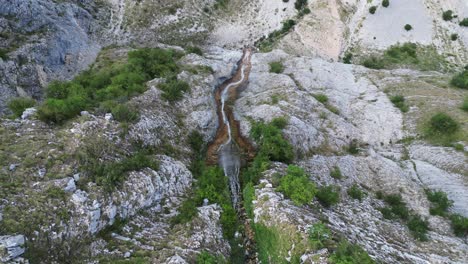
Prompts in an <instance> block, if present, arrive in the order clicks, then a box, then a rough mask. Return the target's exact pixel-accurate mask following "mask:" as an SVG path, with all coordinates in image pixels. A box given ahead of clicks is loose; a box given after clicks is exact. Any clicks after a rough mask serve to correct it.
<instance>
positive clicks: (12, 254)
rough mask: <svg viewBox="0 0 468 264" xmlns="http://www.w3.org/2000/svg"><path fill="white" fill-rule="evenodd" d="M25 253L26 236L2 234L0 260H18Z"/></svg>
mask: <svg viewBox="0 0 468 264" xmlns="http://www.w3.org/2000/svg"><path fill="white" fill-rule="evenodd" d="M23 253H24V236H23V235H17V236H0V261H1V262H2V263H8V262H9V261H16V260H17V258H19V257H20V256H21V255H22V254H23Z"/></svg>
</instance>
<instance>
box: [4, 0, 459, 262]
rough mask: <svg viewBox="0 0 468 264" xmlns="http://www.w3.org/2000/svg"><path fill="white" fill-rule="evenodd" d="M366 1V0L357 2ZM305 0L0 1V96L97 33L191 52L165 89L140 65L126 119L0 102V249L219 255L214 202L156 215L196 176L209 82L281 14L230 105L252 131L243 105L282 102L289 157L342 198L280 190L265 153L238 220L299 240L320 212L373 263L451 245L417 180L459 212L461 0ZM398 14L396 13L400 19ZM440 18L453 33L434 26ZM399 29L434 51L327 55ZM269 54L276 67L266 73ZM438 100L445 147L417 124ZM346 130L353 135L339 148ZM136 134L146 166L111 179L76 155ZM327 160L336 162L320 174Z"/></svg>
mask: <svg viewBox="0 0 468 264" xmlns="http://www.w3.org/2000/svg"><path fill="white" fill-rule="evenodd" d="M372 5H376V6H378V9H377V11H376V13H375V14H373V15H372V14H370V13H369V11H368V9H369V7H370V6H372ZM308 8H310V10H311V13H310V14H306V15H304V16H298V14H297V11H296V10H295V8H294V1H287V2H284V1H282V0H275V1H267V0H260V1H243V0H231V1H226V2H225V1H211V0H206V1H192V0H186V1H150V0H141V1H130V0H100V1H52V0H28V1H19V0H18V1H16V0H8V1H6V2H2V3H0V32H1V34H0V51H5V54H6V55H5V56H0V57H1V59H0V73H1V74H0V76H1V78H0V92H1V94H2V96H1V97H0V112H6V111H7V110H6V108H5V106H6V103H7V102H8V101H9V100H10V99H11V98H12V97H15V96H18V95H20V96H32V97H34V98H35V99H37V100H40V99H41V98H43V95H44V89H45V87H46V86H47V84H48V83H49V82H50V81H52V80H56V79H58V80H68V79H71V78H72V77H73V76H74V75H76V74H77V73H78V72H80V71H82V70H84V69H86V68H87V67H88V66H89V65H90V64H92V63H94V62H95V59H96V57H97V56H98V53H99V51H100V50H101V49H102V48H103V47H106V46H108V45H110V44H114V45H112V46H110V47H107V49H106V51H105V52H106V54H107V55H109V54H110V55H109V57H119V56H120V55H119V54H123V53H126V52H127V51H128V50H130V49H131V48H130V47H129V46H138V47H142V46H149V47H155V46H160V47H171V48H175V49H177V50H179V51H183V49H182V48H180V47H176V46H166V45H165V44H176V45H180V46H184V47H187V46H192V45H197V44H202V45H203V55H197V54H193V53H191V54H188V53H187V54H185V55H184V56H183V57H182V58H181V59H180V60H178V62H177V63H178V65H179V67H180V68H181V69H182V70H181V72H180V73H179V74H178V76H177V77H178V79H179V80H183V81H186V82H187V83H188V84H189V86H190V92H189V93H187V94H185V95H184V96H183V98H182V99H181V100H179V101H178V102H175V103H173V102H167V101H166V100H165V99H164V98H163V96H162V91H161V89H159V88H158V86H159V84H160V83H163V82H164V81H165V80H164V79H161V78H157V79H154V80H151V81H149V82H148V83H147V87H148V89H147V91H146V92H144V93H143V94H141V95H139V96H136V97H134V98H132V99H131V100H130V102H129V104H130V105H132V106H134V107H135V108H136V109H137V110H138V112H139V115H140V118H139V120H138V122H136V123H134V124H124V123H122V122H119V121H117V120H115V119H114V118H113V117H112V114H110V113H102V112H100V111H93V110H92V109H90V112H86V111H84V112H82V113H81V115H80V116H78V117H76V118H74V119H72V120H70V121H69V122H66V123H65V124H63V125H61V126H51V125H48V124H45V123H43V122H41V121H39V120H38V119H37V117H36V115H35V114H34V112H35V110H34V109H28V110H27V111H25V114H24V115H23V117H22V118H17V119H15V120H11V119H7V118H2V119H1V123H0V139H1V140H0V143H1V144H0V158H1V163H0V164H1V168H0V176H1V177H0V183H1V190H0V195H1V196H0V198H1V199H0V221H2V222H1V228H0V250H1V252H0V261H2V262H13V263H14V262H20V263H21V262H26V261H28V260H27V259H29V261H30V262H31V263H36V262H37V260H43V261H45V262H54V261H55V262H58V263H64V262H67V261H69V262H70V261H71V262H82V261H85V262H89V263H96V262H102V263H106V262H115V261H117V260H127V261H129V262H137V261H141V262H142V263H195V262H196V260H197V256H199V255H200V254H201V253H203V252H209V253H210V254H212V255H218V256H223V257H225V258H226V259H228V258H229V256H230V254H231V253H232V251H234V249H233V248H232V244H230V243H229V241H228V239H227V238H226V237H224V236H223V229H222V225H221V213H222V211H223V210H222V208H221V207H220V206H219V205H217V204H210V201H206V203H205V204H204V205H203V206H200V207H198V208H197V210H196V215H195V216H194V217H193V218H192V219H191V220H190V221H188V222H186V223H174V222H173V219H174V216H176V215H178V214H179V213H181V212H183V202H184V201H185V200H186V199H187V198H189V199H190V198H191V197H192V196H191V195H192V193H193V191H194V186H195V185H196V182H197V179H195V178H194V176H193V173H192V172H191V171H190V168H191V162H192V156H193V153H192V151H191V149H190V144H189V143H188V138H189V134H190V132H191V131H198V132H200V133H201V135H202V137H203V141H204V144H206V143H208V142H210V141H211V140H212V139H213V137H214V136H215V134H216V129H217V127H218V124H217V122H218V118H217V116H216V105H215V101H214V98H213V94H214V89H215V88H216V87H217V86H218V85H220V84H221V83H222V82H223V81H224V80H226V79H227V78H229V77H230V76H231V75H232V74H233V72H234V71H235V69H236V63H237V61H238V60H239V59H240V58H241V56H242V51H241V50H240V49H239V48H240V47H242V46H244V45H253V44H254V43H255V42H256V41H257V40H258V39H259V38H261V37H262V36H267V35H268V34H269V33H270V32H272V31H274V30H278V29H280V28H281V27H282V23H283V21H285V20H286V19H295V20H296V21H297V25H296V26H295V27H294V28H293V29H291V30H289V31H288V32H286V33H285V34H283V35H282V36H281V37H280V38H278V39H275V41H274V42H273V46H272V47H273V48H274V50H272V51H269V52H266V53H261V52H259V51H257V52H256V53H254V54H253V56H252V69H251V72H250V77H249V83H248V84H247V85H246V87H245V89H244V91H243V92H242V93H240V95H239V98H238V99H237V101H236V102H235V104H234V105H233V109H234V116H235V117H236V119H238V120H239V122H240V132H241V133H242V134H243V135H244V136H245V137H246V138H249V139H251V140H252V137H251V136H250V134H249V132H250V130H251V127H252V120H255V121H264V122H268V121H270V120H272V119H273V118H275V117H285V118H286V119H287V120H288V124H287V126H286V127H285V129H284V130H283V135H284V137H285V138H286V139H287V140H288V142H290V143H291V145H292V146H293V149H294V154H295V159H294V164H296V165H298V166H300V167H302V168H304V170H305V171H306V173H307V175H308V178H309V180H310V181H312V182H314V183H316V184H317V185H318V186H325V185H331V184H332V185H336V186H338V187H340V197H341V199H340V202H339V203H338V204H337V205H334V206H331V207H329V208H327V207H323V206H321V205H320V204H319V203H318V202H316V201H314V202H312V203H311V204H308V205H305V206H297V205H296V204H294V203H293V202H291V201H290V200H289V199H287V198H286V197H285V196H284V195H283V194H282V193H281V192H279V191H278V189H277V179H276V177H278V175H284V174H285V173H286V167H287V165H286V164H283V163H274V164H273V166H271V167H270V168H269V169H268V170H267V171H265V172H264V173H262V174H261V177H260V182H259V183H258V184H257V185H256V186H255V194H254V201H253V211H254V217H253V218H254V219H252V220H253V222H254V223H256V224H262V225H264V226H267V227H273V228H276V229H278V230H281V231H282V232H283V231H284V233H287V234H295V235H296V237H295V238H294V239H296V240H293V241H307V239H308V230H309V228H310V227H311V226H312V225H314V224H316V223H318V222H325V223H327V226H328V227H329V228H330V229H331V230H332V232H333V233H334V234H337V235H339V236H343V237H345V238H346V239H347V240H348V241H351V242H352V243H355V244H357V245H360V246H362V247H363V248H364V249H365V250H366V251H367V252H368V253H369V255H370V256H371V257H372V258H373V259H374V260H376V261H378V262H384V263H466V262H468V259H467V256H468V245H467V240H466V235H465V236H464V237H463V236H462V237H457V236H455V234H454V233H453V230H452V228H451V226H450V221H449V219H448V218H446V217H442V216H434V215H431V214H430V213H429V211H430V208H431V203H430V202H429V201H428V198H427V196H426V193H425V192H426V190H428V189H430V190H442V191H443V192H445V193H446V194H447V196H448V198H449V199H451V200H453V206H452V207H451V209H450V213H457V214H460V215H462V216H465V217H468V178H467V177H468V165H467V164H468V162H467V149H468V135H467V134H466V131H468V117H467V114H466V112H464V111H462V110H461V109H460V108H459V106H460V105H461V103H462V101H463V98H465V97H467V96H468V92H467V90H462V89H455V88H453V87H449V85H448V82H449V80H450V78H451V76H452V74H453V71H454V70H455V69H460V68H461V67H463V66H464V64H466V62H467V59H468V50H467V47H468V31H467V30H468V29H467V28H466V27H460V26H458V21H459V20H461V19H462V18H463V17H467V16H468V4H467V3H465V1H463V0H453V1H452V0H451V1H443V2H440V1H439V2H438V1H433V0H417V1H416V0H415V1H410V2H408V1H402V0H401V1H400V0H391V1H390V6H389V7H387V8H385V7H382V5H381V1H376V0H374V1H346V2H344V1H339V0H314V1H309V3H308ZM447 9H452V10H454V12H455V13H456V14H457V15H458V17H456V18H454V19H453V21H452V22H448V21H444V20H443V19H442V12H443V11H445V10H447ZM404 24H411V25H412V26H413V30H412V31H409V32H407V31H405V30H404V29H403V26H404ZM453 33H456V34H458V39H457V40H456V41H450V40H449V38H450V34H453ZM407 41H411V42H416V43H419V44H420V45H423V46H424V47H425V49H426V48H427V49H432V50H435V51H436V53H437V54H439V55H440V56H441V57H443V58H445V59H446V62H444V63H443V64H444V65H446V67H445V66H444V67H443V69H442V68H441V70H440V72H436V71H422V70H420V69H418V67H417V66H415V67H411V68H412V69H405V68H407V67H405V66H406V65H403V66H401V68H402V69H400V66H398V67H395V68H397V69H393V70H384V69H381V70H371V69H368V68H365V67H363V66H359V65H352V64H343V63H341V62H338V61H339V60H340V59H341V58H342V57H343V56H344V55H345V54H346V53H352V54H353V55H354V56H353V57H354V59H353V62H356V63H357V62H358V61H359V59H360V58H364V57H366V56H368V55H369V54H373V53H379V52H380V53H381V52H382V51H383V50H385V49H387V48H388V47H390V46H391V45H394V44H396V43H403V42H407ZM117 45H119V46H121V47H119V48H117V47H116V46H117ZM438 59H439V57H436V58H434V61H435V62H436V63H438V62H439V61H437V60H438ZM273 62H280V63H281V64H282V65H283V66H284V69H283V70H281V71H279V72H277V73H273V72H271V70H270V67H271V66H270V64H271V63H273ZM431 63H432V62H431ZM98 64H99V61H98ZM318 95H322V98H323V96H326V98H327V100H326V101H324V100H320V99H319V97H318ZM394 95H403V96H404V97H405V98H406V103H407V104H408V106H409V109H408V110H409V111H407V112H402V111H400V109H398V108H396V107H395V106H394V105H393V104H392V102H391V100H390V97H392V96H394ZM440 110H443V111H446V112H449V113H450V114H451V115H452V116H453V117H454V118H455V119H456V120H458V121H459V124H460V130H461V132H460V135H459V136H458V138H457V142H455V143H457V144H458V145H457V147H454V146H455V145H452V146H448V145H447V144H445V145H443V144H442V145H441V144H438V142H435V141H433V140H428V139H425V138H424V137H421V135H423V134H424V124H425V122H426V121H427V120H428V118H430V116H431V115H432V114H434V113H436V112H438V111H440ZM136 143H137V144H136ZM252 143H254V144H255V142H254V140H252ZM351 146H354V147H355V148H356V149H357V151H356V152H353V153H350V151H349V148H350V147H351ZM140 148H142V149H156V150H157V151H156V152H155V153H151V154H150V158H151V161H152V164H153V166H149V167H147V168H146V167H145V168H143V169H140V170H134V171H130V172H129V173H128V177H126V178H125V181H124V182H123V183H122V184H121V185H120V186H118V187H117V188H116V189H113V190H111V191H109V190H107V189H106V188H104V187H103V186H102V185H99V184H96V183H94V182H93V181H92V180H90V179H89V175H86V173H85V171H84V168H83V165H82V162H83V161H82V159H83V153H87V154H89V153H91V152H93V153H98V154H97V156H96V157H97V158H96V159H99V160H105V161H111V162H112V161H119V160H122V159H124V158H125V157H126V156H133V155H136V153H137V152H138V151H139V149H140ZM156 165H157V166H156ZM335 168H339V169H340V171H341V174H342V177H341V179H336V178H334V177H332V176H330V174H331V171H332V170H334V169H335ZM355 184H357V186H359V188H360V189H362V190H364V191H365V192H366V193H367V195H366V197H365V198H364V199H363V200H362V201H358V200H355V199H353V198H352V197H350V195H349V194H348V192H347V190H348V189H349V188H350V187H351V186H353V185H355ZM379 192H383V193H385V194H392V193H398V194H401V196H402V199H403V201H404V202H405V203H406V205H407V206H408V208H409V209H410V210H411V211H412V212H415V213H417V214H418V215H420V216H422V217H423V218H424V219H427V220H428V223H429V229H430V231H429V233H428V241H418V240H416V239H415V238H414V237H413V236H412V235H411V232H410V230H408V227H407V226H406V225H404V223H403V222H402V221H399V220H389V219H386V218H385V217H384V216H383V214H382V212H381V211H380V210H379V208H382V207H383V206H385V203H384V202H383V201H382V200H381V199H379V198H378V196H379ZM301 243H302V242H300V243H299V242H298V243H297V245H298V247H299V245H300V244H301ZM295 245H296V244H294V243H293V244H292V247H291V248H289V249H288V250H289V251H288V250H287V251H288V252H290V253H289V256H284V259H285V260H286V261H291V257H292V256H291V254H292V253H291V252H293V251H294V247H295ZM25 251H26V253H25ZM331 253H332V252H331V251H330V249H322V250H313V249H308V250H307V251H306V252H301V254H302V255H301V256H300V259H301V263H327V261H328V260H327V259H328V257H329V256H330V255H331Z"/></svg>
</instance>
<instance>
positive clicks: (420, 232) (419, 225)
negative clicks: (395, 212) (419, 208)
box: [407, 215, 429, 241]
mask: <svg viewBox="0 0 468 264" xmlns="http://www.w3.org/2000/svg"><path fill="white" fill-rule="evenodd" d="M407 225H408V229H409V230H410V231H411V233H412V234H413V236H414V237H415V238H416V239H418V240H421V241H427V240H428V239H427V232H428V231H429V223H428V222H427V220H424V219H422V218H421V217H420V216H418V215H413V216H411V218H410V219H409V221H408V223H407Z"/></svg>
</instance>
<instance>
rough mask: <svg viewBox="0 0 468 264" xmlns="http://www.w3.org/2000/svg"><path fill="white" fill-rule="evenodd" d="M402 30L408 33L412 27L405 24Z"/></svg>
mask: <svg viewBox="0 0 468 264" xmlns="http://www.w3.org/2000/svg"><path fill="white" fill-rule="evenodd" d="M404 28H405V30H406V31H410V30H412V29H413V27H412V26H411V25H410V24H406V25H405V27H404Z"/></svg>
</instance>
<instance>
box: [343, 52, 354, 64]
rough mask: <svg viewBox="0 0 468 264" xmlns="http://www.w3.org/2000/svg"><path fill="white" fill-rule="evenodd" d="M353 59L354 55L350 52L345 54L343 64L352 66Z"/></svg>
mask: <svg viewBox="0 0 468 264" xmlns="http://www.w3.org/2000/svg"><path fill="white" fill-rule="evenodd" d="M352 59H353V54H352V53H350V52H347V53H345V55H344V57H343V63H344V64H351V61H352Z"/></svg>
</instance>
